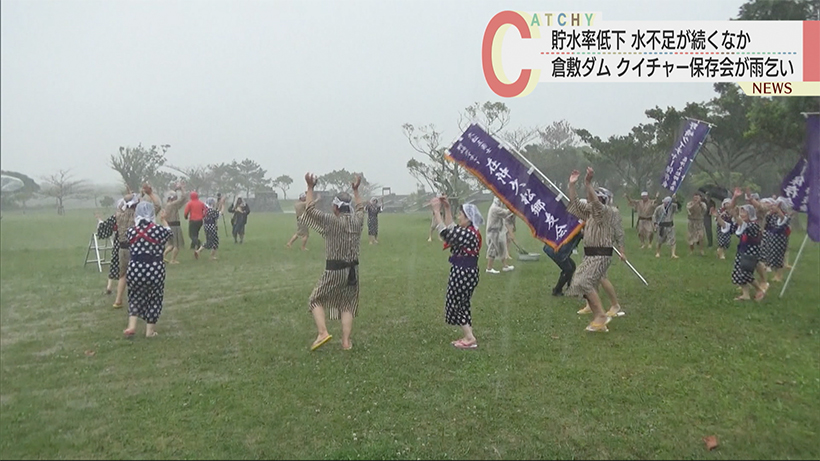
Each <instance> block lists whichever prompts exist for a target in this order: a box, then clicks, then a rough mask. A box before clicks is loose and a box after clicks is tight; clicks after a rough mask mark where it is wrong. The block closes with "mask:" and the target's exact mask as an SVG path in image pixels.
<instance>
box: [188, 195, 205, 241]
mask: <svg viewBox="0 0 820 461" xmlns="http://www.w3.org/2000/svg"><path fill="white" fill-rule="evenodd" d="M206 210H207V207H206V206H205V204H204V203H203V202H202V201H200V200H199V194H197V193H196V192H195V191H191V201H190V202H188V204H187V205H185V214H184V216H185V219H187V220H188V236H190V237H191V249H192V250H196V249H197V248H199V247H201V246H202V242H201V241H200V240H199V230H200V229H202V219H203V218H204V217H205V211H206Z"/></svg>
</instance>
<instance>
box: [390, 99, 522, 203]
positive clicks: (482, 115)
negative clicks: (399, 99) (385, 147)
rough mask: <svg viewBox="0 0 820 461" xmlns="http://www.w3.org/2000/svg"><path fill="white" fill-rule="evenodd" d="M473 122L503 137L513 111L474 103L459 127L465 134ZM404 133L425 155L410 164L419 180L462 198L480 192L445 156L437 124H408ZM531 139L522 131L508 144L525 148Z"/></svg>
mask: <svg viewBox="0 0 820 461" xmlns="http://www.w3.org/2000/svg"><path fill="white" fill-rule="evenodd" d="M474 122H477V123H479V124H481V125H482V126H483V127H484V128H485V129H486V130H488V133H490V134H491V135H494V136H495V135H500V134H502V131H503V130H504V128H506V126H507V125H508V124H509V122H510V109H509V108H508V107H507V105H506V104H504V103H502V102H490V101H487V102H485V103H483V104H481V103H478V102H476V103H473V104H472V105H471V106H468V107H466V108H465V109H464V111H463V112H461V113H459V118H458V126H459V128H460V129H461V130H462V131H463V130H465V129H467V127H468V126H469V125H470V124H471V123H474ZM402 130H403V131H404V136H405V137H406V138H407V140H408V141H409V142H410V146H411V147H412V148H413V150H415V151H416V152H418V153H419V154H422V157H421V159H420V160H418V159H416V158H415V157H413V158H411V159H410V160H409V161H408V162H407V169H408V170H409V171H410V174H411V175H412V176H413V177H414V178H416V180H417V181H419V182H421V183H423V184H426V185H427V186H429V187H430V189H431V190H433V191H435V192H436V193H443V194H446V195H447V196H450V197H463V196H466V195H469V194H470V193H471V192H472V191H474V190H477V189H479V187H480V186H479V183H478V181H476V179H475V177H473V176H472V175H471V174H469V173H467V172H466V171H464V170H463V169H462V168H460V167H459V166H458V164H456V163H453V162H450V161H448V160H447V159H446V158H445V157H444V155H445V151H446V148H447V146H445V145H443V144H442V142H443V139H442V132H441V131H439V130H438V129H436V127H435V125H433V124H432V123H431V124H429V125H420V126H415V125H413V124H410V123H405V124H404V125H402ZM532 136H533V135H532V134H531V133H527V129H526V128H522V129H520V130H519V131H518V133H513V134H510V135H508V139H507V141H508V142H510V143H517V144H519V145H522V144H524V143H525V142H527V141H528V139H529V138H530V137H532ZM516 147H518V146H516Z"/></svg>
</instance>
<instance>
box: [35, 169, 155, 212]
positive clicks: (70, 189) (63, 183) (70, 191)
mask: <svg viewBox="0 0 820 461" xmlns="http://www.w3.org/2000/svg"><path fill="white" fill-rule="evenodd" d="M43 182H44V183H45V187H44V188H43V194H44V195H46V196H47V197H54V199H55V201H56V205H57V214H60V215H62V214H64V213H65V208H64V207H63V200H65V199H67V198H70V197H72V196H77V195H82V194H86V193H88V191H89V188H88V186H87V185H86V181H85V180H84V179H73V177H72V175H71V174H70V173H69V170H59V171H58V172H57V173H54V174H52V175H49V176H45V177H43ZM135 190H139V187H138V188H137V189H135Z"/></svg>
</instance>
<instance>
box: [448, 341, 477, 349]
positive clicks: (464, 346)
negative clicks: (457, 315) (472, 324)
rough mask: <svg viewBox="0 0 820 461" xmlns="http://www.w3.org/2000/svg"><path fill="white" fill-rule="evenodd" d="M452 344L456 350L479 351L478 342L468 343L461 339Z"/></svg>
mask: <svg viewBox="0 0 820 461" xmlns="http://www.w3.org/2000/svg"><path fill="white" fill-rule="evenodd" d="M450 344H452V345H453V347H455V348H456V349H477V348H478V342H474V343H468V342H465V341H464V340H463V339H459V340H458V341H453V342H452V343H450Z"/></svg>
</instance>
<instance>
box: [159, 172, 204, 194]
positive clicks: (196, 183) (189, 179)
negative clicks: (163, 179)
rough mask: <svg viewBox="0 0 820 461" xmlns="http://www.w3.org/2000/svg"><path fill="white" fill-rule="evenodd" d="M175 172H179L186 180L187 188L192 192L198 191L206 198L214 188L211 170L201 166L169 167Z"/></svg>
mask: <svg viewBox="0 0 820 461" xmlns="http://www.w3.org/2000/svg"><path fill="white" fill-rule="evenodd" d="M168 168H171V169H172V170H174V171H177V172H179V173H180V174H181V175H182V176H183V177H184V178H185V186H186V188H187V189H188V190H190V191H196V192H197V193H198V194H200V195H202V196H205V195H207V194H208V193H209V192H210V191H211V188H212V185H211V176H210V169H209V168H208V167H204V166H201V165H197V166H189V167H184V168H183V167H177V166H171V165H168Z"/></svg>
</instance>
